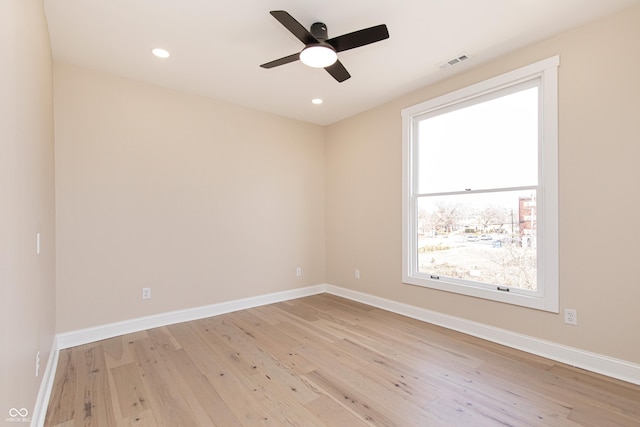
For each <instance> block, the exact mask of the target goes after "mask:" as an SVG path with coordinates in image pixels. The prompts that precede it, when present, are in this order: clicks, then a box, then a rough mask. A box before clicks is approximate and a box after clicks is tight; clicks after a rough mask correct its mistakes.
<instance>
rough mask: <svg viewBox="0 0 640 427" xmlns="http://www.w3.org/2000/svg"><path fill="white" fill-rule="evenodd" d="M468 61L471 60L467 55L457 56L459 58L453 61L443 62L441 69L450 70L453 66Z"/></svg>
mask: <svg viewBox="0 0 640 427" xmlns="http://www.w3.org/2000/svg"><path fill="white" fill-rule="evenodd" d="M467 59H469V55H466V54H464V55H460V56H457V57H455V58H453V59H450V60H448V61H446V62H443V63H442V64H440V65H439V67H440V68H449V67H451V66H452V65H456V64H459V63H461V62H462V61H466V60H467Z"/></svg>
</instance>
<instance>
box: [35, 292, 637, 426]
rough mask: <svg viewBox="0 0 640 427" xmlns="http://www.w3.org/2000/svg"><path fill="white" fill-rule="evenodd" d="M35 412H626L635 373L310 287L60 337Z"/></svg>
mask: <svg viewBox="0 0 640 427" xmlns="http://www.w3.org/2000/svg"><path fill="white" fill-rule="evenodd" d="M45 425H46V426H48V427H70V426H80V425H90V426H116V427H124V426H172V427H173V426H203V427H213V426H218V427H220V426H224V427H254V426H273V427H275V426H277V427H280V426H283V425H291V426H313V427H320V426H349V427H352V426H353V427H363V426H401V427H408V426H411V427H413V426H429V427H431V426H435V427H439V426H445V427H448V426H464V427H466V426H474V427H475V426H491V427H493V426H498V425H500V426H505V425H506V426H549V427H578V426H582V427H586V426H589V427H591V426H598V427H600V426H607V427H609V426H634V427H636V426H640V386H637V385H633V384H629V383H625V382H624V381H620V380H615V379H611V378H607V377H604V376H602V375H598V374H595V373H591V372H586V371H583V370H580V369H577V368H573V367H570V366H567V365H563V364H561V363H557V362H554V361H552V360H548V359H544V358H542V357H539V356H535V355H531V354H527V353H523V352H521V351H518V350H515V349H512V348H508V347H505V346H501V345H498V344H495V343H491V342H488V341H484V340H482V339H479V338H476V337H472V336H469V335H465V334H462V333H459V332H455V331H450V330H447V329H445V328H442V327H438V326H434V325H430V324H427V323H424V322H421V321H418V320H415V319H410V318H407V317H404V316H401V315H398V314H394V313H390V312H386V311H384V310H381V309H378V308H375V307H370V306H367V305H365V304H361V303H358V302H354V301H349V300H346V299H343V298H340V297H337V296H334V295H327V294H321V295H314V296H310V297H305V298H300V299H297V300H291V301H285V302H281V303H276V304H271V305H267V306H263V307H255V308H251V309H247V310H242V311H238V312H233V313H228V314H224V315H220V316H215V317H211V318H206V319H200V320H194V321H191V322H185V323H179V324H175V325H169V326H166V327H160V328H154V329H149V330H147V331H141V332H136V333H133V334H127V335H123V336H121V337H114V338H110V339H107V340H103V341H99V342H96V343H90V344H87V345H83V346H78V347H75V348H72V349H66V350H62V351H61V352H60V354H59V360H58V368H57V371H56V376H55V379H54V386H53V390H52V393H51V398H50V402H49V407H48V409H47V415H46V420H45Z"/></svg>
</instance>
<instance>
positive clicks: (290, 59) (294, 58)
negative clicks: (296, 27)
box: [261, 53, 300, 68]
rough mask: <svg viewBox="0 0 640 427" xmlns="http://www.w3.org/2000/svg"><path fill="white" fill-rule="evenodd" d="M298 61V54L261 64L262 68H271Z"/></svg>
mask: <svg viewBox="0 0 640 427" xmlns="http://www.w3.org/2000/svg"><path fill="white" fill-rule="evenodd" d="M298 59H300V54H299V53H292V54H291V55H289V56H285V57H284V58H280V59H276V60H275V61H271V62H267V63H266V64H262V65H261V67H262V68H273V67H277V66H279V65H284V64H288V63H290V62H294V61H297V60H298Z"/></svg>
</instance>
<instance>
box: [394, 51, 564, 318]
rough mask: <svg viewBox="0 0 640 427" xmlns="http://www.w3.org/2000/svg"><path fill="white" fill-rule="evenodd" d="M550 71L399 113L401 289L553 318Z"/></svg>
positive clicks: (553, 100)
mask: <svg viewBox="0 0 640 427" xmlns="http://www.w3.org/2000/svg"><path fill="white" fill-rule="evenodd" d="M558 65H559V57H557V56H556V57H552V58H549V59H546V60H543V61H540V62H537V63H535V64H531V65H529V66H526V67H523V68H520V69H518V70H515V71H511V72H509V73H506V74H503V75H500V76H498V77H495V78H492V79H490V80H487V81H484V82H481V83H478V84H475V85H473V86H470V87H467V88H464V89H461V90H458V91H456V92H453V93H450V94H447V95H444V96H441V97H438V98H436V99H432V100H429V101H426V102H423V103H421V104H418V105H415V106H413V107H410V108H407V109H405V110H403V111H402V118H403V282H404V283H408V284H412V285H420V286H426V287H430V288H434V289H440V290H444V291H450V292H456V293H461V294H466V295H471V296H475V297H480V298H486V299H492V300H496V301H501V302H507V303H511V304H516V305H522V306H526V307H531V308H536V309H541V310H546V311H552V312H556V313H557V312H558V178H557V177H558V142H557V133H558V131H557V129H558V125H557V121H558V120H557V116H558V114H557V109H558V106H557V104H558V101H557V69H558Z"/></svg>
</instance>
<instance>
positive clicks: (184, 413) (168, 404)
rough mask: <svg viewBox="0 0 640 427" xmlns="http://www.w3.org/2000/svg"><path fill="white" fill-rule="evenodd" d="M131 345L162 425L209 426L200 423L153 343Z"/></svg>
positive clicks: (137, 342)
mask: <svg viewBox="0 0 640 427" xmlns="http://www.w3.org/2000/svg"><path fill="white" fill-rule="evenodd" d="M129 345H130V346H131V348H132V353H133V356H134V358H135V360H136V364H137V368H138V371H139V374H140V376H141V378H142V382H143V384H144V385H145V389H146V390H147V391H148V398H149V399H148V400H149V404H150V406H151V409H152V411H153V413H154V415H155V417H156V419H157V421H158V423H159V425H162V426H168V427H169V426H176V427H177V426H195V425H206V424H203V423H202V422H198V421H197V419H198V415H197V414H196V413H194V412H193V408H192V407H191V406H190V405H189V404H188V402H187V401H186V400H185V399H184V396H182V395H181V393H180V392H179V390H177V388H178V387H177V385H176V383H175V378H174V377H173V376H172V375H171V372H169V368H168V367H167V366H166V365H165V364H164V362H163V361H162V358H161V357H160V355H159V354H158V353H157V351H156V349H155V347H154V344H153V342H152V341H151V339H145V340H137V341H133V342H132V343H131V344H129ZM209 422H210V423H211V421H209Z"/></svg>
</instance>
